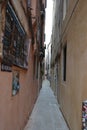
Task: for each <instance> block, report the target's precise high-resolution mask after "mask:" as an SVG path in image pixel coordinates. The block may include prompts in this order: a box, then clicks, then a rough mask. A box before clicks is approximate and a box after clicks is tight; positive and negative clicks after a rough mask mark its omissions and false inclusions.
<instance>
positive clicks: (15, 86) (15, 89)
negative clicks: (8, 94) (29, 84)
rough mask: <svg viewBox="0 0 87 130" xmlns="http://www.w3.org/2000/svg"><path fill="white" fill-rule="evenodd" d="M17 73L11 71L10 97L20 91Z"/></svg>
mask: <svg viewBox="0 0 87 130" xmlns="http://www.w3.org/2000/svg"><path fill="white" fill-rule="evenodd" d="M19 77H20V75H19V71H13V79H12V95H13V96H15V95H16V94H17V93H18V92H19V89H20V83H19Z"/></svg>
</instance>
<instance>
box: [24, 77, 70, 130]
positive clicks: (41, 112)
mask: <svg viewBox="0 0 87 130" xmlns="http://www.w3.org/2000/svg"><path fill="white" fill-rule="evenodd" d="M24 130H69V129H68V127H67V125H66V123H65V120H64V118H63V116H62V114H61V111H60V110H59V106H58V103H57V100H56V98H55V96H54V94H53V91H52V90H51V88H50V83H49V81H48V80H47V79H45V80H44V81H43V83H42V89H41V91H40V95H39V97H38V99H37V101H36V104H35V107H34V109H33V111H32V114H31V116H30V118H29V121H28V123H27V125H26V127H25V129H24Z"/></svg>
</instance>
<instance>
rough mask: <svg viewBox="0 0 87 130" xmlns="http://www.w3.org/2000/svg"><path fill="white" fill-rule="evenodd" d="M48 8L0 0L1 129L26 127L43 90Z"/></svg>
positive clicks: (34, 0) (39, 2) (33, 0)
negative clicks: (41, 89)
mask: <svg viewBox="0 0 87 130" xmlns="http://www.w3.org/2000/svg"><path fill="white" fill-rule="evenodd" d="M45 6H46V4H45V1H44V0H0V89H1V93H0V129H1V130H22V129H23V128H24V126H25V125H26V123H27V120H28V117H29V115H30V114H31V111H32V109H33V106H34V104H35V101H36V99H37V96H38V93H39V90H40V88H41V79H42V73H41V72H42V64H43V59H44V55H45V54H44V25H45V23H44V19H45ZM38 41H39V42H38Z"/></svg>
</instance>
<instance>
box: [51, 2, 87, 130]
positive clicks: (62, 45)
mask: <svg viewBox="0 0 87 130" xmlns="http://www.w3.org/2000/svg"><path fill="white" fill-rule="evenodd" d="M53 9H54V10H53V11H54V15H53V16H54V17H53V31H52V59H51V69H52V77H54V75H55V72H54V69H55V65H56V64H57V75H58V79H57V80H58V82H57V98H58V102H59V104H60V108H61V110H62V112H63V115H64V117H65V119H66V121H67V124H68V126H69V128H70V130H85V129H87V126H86V115H85V114H86V111H85V110H84V109H83V110H82V104H83V102H84V101H86V100H87V94H86V91H87V87H86V84H87V80H86V79H87V71H86V66H87V60H86V56H87V17H86V16H87V15H86V12H87V1H86V0H84V1H82V0H70V1H69V0H54V8H53ZM54 84H55V82H54ZM83 111H85V114H84V112H83ZM82 117H83V118H82Z"/></svg>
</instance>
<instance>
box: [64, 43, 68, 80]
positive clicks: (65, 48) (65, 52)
mask: <svg viewBox="0 0 87 130" xmlns="http://www.w3.org/2000/svg"><path fill="white" fill-rule="evenodd" d="M66 60H67V44H66V45H65V46H64V48H63V81H66Z"/></svg>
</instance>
